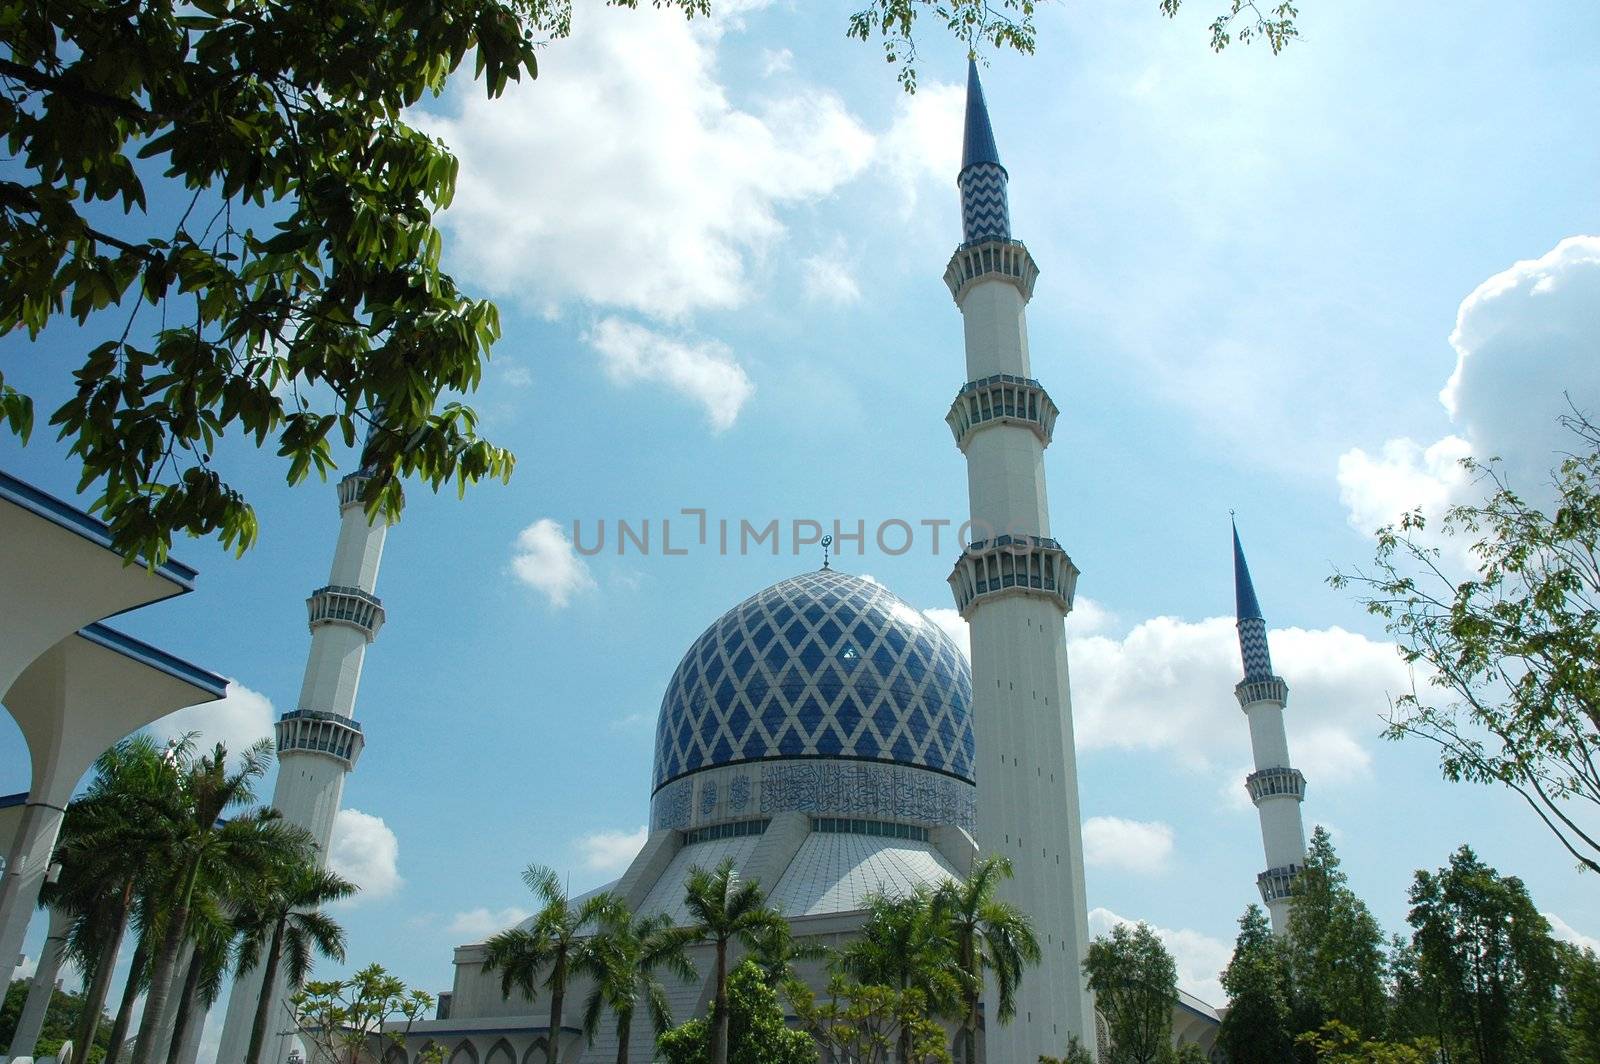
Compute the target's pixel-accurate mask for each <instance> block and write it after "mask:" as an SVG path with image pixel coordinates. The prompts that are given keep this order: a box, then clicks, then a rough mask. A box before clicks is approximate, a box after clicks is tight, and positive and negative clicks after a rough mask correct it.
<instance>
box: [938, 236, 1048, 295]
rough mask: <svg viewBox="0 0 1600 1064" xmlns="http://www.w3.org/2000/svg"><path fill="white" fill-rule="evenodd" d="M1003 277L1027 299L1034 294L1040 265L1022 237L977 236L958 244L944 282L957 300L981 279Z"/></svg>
mask: <svg viewBox="0 0 1600 1064" xmlns="http://www.w3.org/2000/svg"><path fill="white" fill-rule="evenodd" d="M990 278H999V279H1001V280H1006V281H1010V282H1011V283H1012V284H1014V285H1016V286H1017V290H1018V291H1020V292H1021V293H1022V301H1023V302H1024V303H1026V302H1027V301H1028V300H1030V299H1032V298H1033V283H1034V282H1035V281H1037V280H1038V279H1039V266H1038V264H1037V263H1035V262H1034V261H1033V256H1032V255H1031V254H1029V252H1028V248H1027V246H1026V245H1025V244H1023V242H1022V241H1020V240H1001V239H991V240H975V241H973V242H972V243H970V244H963V245H961V246H960V247H958V248H956V253H955V254H954V255H952V256H951V257H950V265H948V266H946V267H945V271H944V283H945V284H946V285H947V286H948V287H949V289H950V298H952V299H954V300H955V301H956V302H957V303H960V302H961V297H962V296H964V295H966V294H967V289H968V288H970V287H972V286H973V285H975V284H977V283H978V282H979V281H983V280H988V279H990Z"/></svg>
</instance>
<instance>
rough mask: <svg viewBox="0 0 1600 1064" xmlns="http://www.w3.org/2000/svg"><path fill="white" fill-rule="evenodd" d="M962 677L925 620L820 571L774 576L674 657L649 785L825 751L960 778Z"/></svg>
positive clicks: (963, 756) (843, 576)
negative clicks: (676, 661)
mask: <svg viewBox="0 0 1600 1064" xmlns="http://www.w3.org/2000/svg"><path fill="white" fill-rule="evenodd" d="M971 701H972V675H971V672H970V670H969V669H968V666H967V660H966V657H965V655H963V654H962V653H961V650H960V648H959V647H957V646H956V644H955V642H954V641H952V640H951V639H950V637H949V636H947V635H945V634H944V632H942V631H941V630H940V629H939V628H938V626H937V625H935V624H933V623H932V622H931V621H929V620H928V619H927V618H925V617H924V616H923V615H922V614H921V613H920V612H918V611H917V609H916V608H914V607H913V606H911V605H909V604H908V603H906V602H905V601H903V600H902V599H900V598H899V597H898V596H896V595H895V594H894V593H893V592H891V591H889V590H888V589H887V588H885V587H883V586H882V585H880V584H875V583H873V582H871V581H869V580H863V579H861V578H860V577H855V576H850V575H849V574H847V573H841V572H838V571H837V570H834V569H819V570H817V571H816V572H811V573H804V574H802V575H800V576H795V577H791V578H790V579H788V580H783V581H780V582H779V583H776V584H774V585H772V586H771V587H769V588H767V589H766V590H765V591H761V592H758V593H757V594H754V595H752V596H750V597H749V598H748V599H745V600H744V601H743V602H741V603H740V604H739V605H737V606H735V607H734V608H733V609H731V610H729V611H728V612H727V613H725V614H723V615H722V618H721V619H720V620H718V621H717V622H716V623H715V624H713V625H712V626H711V627H710V628H707V629H706V631H705V633H704V634H702V635H701V636H700V638H699V639H697V640H695V642H694V645H693V646H691V647H690V648H689V652H688V653H687V654H685V655H684V656H683V661H682V662H681V663H680V664H679V665H678V670H677V672H675V673H673V675H672V682H671V683H670V684H668V685H667V693H666V697H665V698H664V699H662V702H661V716H660V718H659V720H658V721H657V724H656V762H655V778H654V787H655V789H656V790H659V789H660V788H661V787H663V786H665V785H666V784H668V783H670V782H672V781H673V780H675V779H679V778H681V777H683V776H687V775H689V774H691V773H694V772H698V771H700V770H702V769H708V768H713V767H716V766H719V765H728V764H733V763H736V762H740V761H767V760H772V759H778V758H833V759H843V760H852V759H854V760H865V761H877V762H888V763H891V764H901V765H912V766H915V767H918V768H925V769H932V770H933V771H935V772H940V773H944V774H945V775H948V776H953V777H955V778H956V779H959V780H962V781H964V782H967V783H971V782H972V781H973V779H972V772H973V739H972V719H971V716H970V715H969V707H970V704H971Z"/></svg>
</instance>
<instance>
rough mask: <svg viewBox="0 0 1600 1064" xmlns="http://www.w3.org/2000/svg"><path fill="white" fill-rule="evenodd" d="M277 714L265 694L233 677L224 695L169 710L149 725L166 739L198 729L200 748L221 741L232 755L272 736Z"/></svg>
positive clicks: (202, 749)
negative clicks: (169, 711)
mask: <svg viewBox="0 0 1600 1064" xmlns="http://www.w3.org/2000/svg"><path fill="white" fill-rule="evenodd" d="M277 716H278V714H277V713H276V712H275V711H274V710H273V708H272V702H271V700H269V699H268V698H267V696H266V695H264V694H262V693H261V692H259V691H252V690H251V689H250V688H248V687H246V686H245V685H244V684H242V683H237V682H235V681H231V680H230V681H229V683H228V692H227V694H226V695H224V696H223V697H222V698H220V699H218V700H217V701H215V702H205V703H202V704H201V705H198V706H189V707H187V708H186V709H180V710H178V711H177V712H176V713H169V714H167V715H166V716H165V717H162V718H161V719H160V720H158V721H156V722H155V723H154V724H152V725H150V729H149V730H150V734H151V735H153V736H155V737H156V738H157V739H160V740H162V741H163V742H164V741H166V740H168V739H177V738H179V737H181V736H183V735H184V734H186V733H188V732H199V733H200V734H199V735H197V736H195V744H196V747H197V749H198V750H200V751H205V750H209V749H211V748H212V747H214V746H215V745H216V744H217V743H222V744H223V745H224V746H226V747H227V748H228V752H229V753H230V754H237V753H238V752H239V751H241V750H243V749H245V748H246V747H248V746H250V745H251V744H252V743H255V742H257V741H259V740H261V739H269V738H271V737H272V722H273V721H274V720H276V719H277Z"/></svg>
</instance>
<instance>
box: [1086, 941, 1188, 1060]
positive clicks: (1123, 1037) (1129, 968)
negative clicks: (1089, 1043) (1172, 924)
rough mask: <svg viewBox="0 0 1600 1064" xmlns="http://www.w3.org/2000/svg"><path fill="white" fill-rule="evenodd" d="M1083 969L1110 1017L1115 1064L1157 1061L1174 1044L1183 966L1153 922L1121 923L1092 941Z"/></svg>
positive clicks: (1101, 1008) (1099, 1006)
mask: <svg viewBox="0 0 1600 1064" xmlns="http://www.w3.org/2000/svg"><path fill="white" fill-rule="evenodd" d="M1083 971H1084V974H1085V976H1087V978H1088V983H1089V989H1090V990H1091V991H1093V992H1094V994H1095V1006H1096V1008H1097V1009H1098V1010H1099V1011H1100V1013H1101V1014H1102V1015H1103V1016H1105V1018H1106V1027H1107V1030H1108V1033H1109V1035H1110V1037H1111V1045H1112V1051H1111V1061H1112V1064H1153V1062H1154V1061H1159V1060H1162V1059H1164V1057H1165V1055H1166V1054H1167V1053H1168V1052H1169V1051H1170V1049H1171V1045H1172V1009H1173V1006H1175V1005H1176V1004H1177V1003H1178V969H1177V966H1176V965H1175V964H1174V963H1173V960H1172V955H1171V954H1170V953H1168V952H1167V949H1166V947H1165V946H1163V945H1162V944H1161V939H1160V938H1158V937H1157V936H1156V933H1155V932H1154V931H1153V930H1151V928H1150V925H1148V924H1139V925H1138V926H1137V927H1134V928H1129V927H1128V925H1126V924H1118V925H1117V926H1116V927H1114V928H1112V929H1111V934H1110V935H1109V936H1106V935H1100V936H1099V937H1097V938H1096V939H1095V940H1094V941H1093V942H1091V943H1090V944H1089V949H1088V952H1087V953H1086V955H1085V956H1084V961H1083Z"/></svg>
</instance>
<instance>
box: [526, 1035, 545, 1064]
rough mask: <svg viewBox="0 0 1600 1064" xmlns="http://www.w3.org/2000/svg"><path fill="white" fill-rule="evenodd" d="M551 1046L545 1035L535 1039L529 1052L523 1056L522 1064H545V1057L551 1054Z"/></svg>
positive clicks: (529, 1047)
mask: <svg viewBox="0 0 1600 1064" xmlns="http://www.w3.org/2000/svg"><path fill="white" fill-rule="evenodd" d="M549 1046H550V1040H549V1039H548V1038H546V1037H545V1036H544V1035H540V1036H539V1037H537V1038H535V1039H534V1040H533V1043H532V1044H531V1045H529V1046H528V1051H527V1052H526V1053H524V1054H522V1064H544V1061H545V1057H546V1056H547V1055H548V1053H549Z"/></svg>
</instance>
